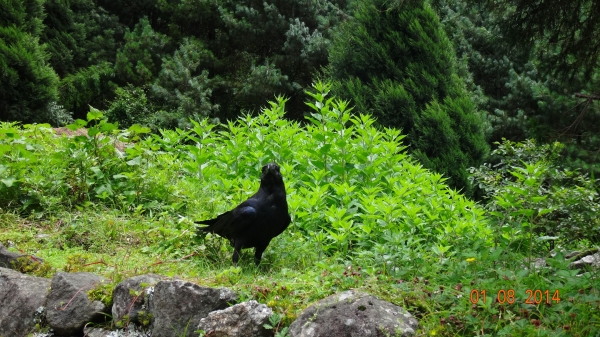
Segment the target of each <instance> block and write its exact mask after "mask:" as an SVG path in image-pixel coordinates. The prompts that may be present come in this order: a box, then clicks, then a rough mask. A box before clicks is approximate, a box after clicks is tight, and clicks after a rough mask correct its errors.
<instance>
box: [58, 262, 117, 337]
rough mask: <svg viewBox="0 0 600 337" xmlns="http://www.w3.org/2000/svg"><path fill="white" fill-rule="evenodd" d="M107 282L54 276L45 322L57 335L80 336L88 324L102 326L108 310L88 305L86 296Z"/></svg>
mask: <svg viewBox="0 0 600 337" xmlns="http://www.w3.org/2000/svg"><path fill="white" fill-rule="evenodd" d="M100 282H108V280H107V279H105V278H103V277H100V276H97V275H94V274H91V273H64V272H58V273H56V275H54V277H53V278H52V283H51V286H50V287H51V288H50V294H49V295H48V302H47V305H46V320H47V321H48V325H49V326H50V327H51V328H52V329H54V332H55V333H56V334H57V335H65V336H72V335H80V334H81V333H82V332H83V327H84V326H85V325H86V324H87V323H89V322H103V321H105V320H106V319H110V318H108V317H107V316H106V315H105V314H104V313H109V308H108V307H107V306H106V305H104V303H102V302H100V301H90V300H89V298H88V296H87V292H88V291H90V290H92V289H94V287H95V286H96V285H98V283H100Z"/></svg>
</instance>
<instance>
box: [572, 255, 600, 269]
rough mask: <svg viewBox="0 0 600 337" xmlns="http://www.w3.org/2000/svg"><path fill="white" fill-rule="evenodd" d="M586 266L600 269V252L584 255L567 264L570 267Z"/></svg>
mask: <svg viewBox="0 0 600 337" xmlns="http://www.w3.org/2000/svg"><path fill="white" fill-rule="evenodd" d="M586 266H588V267H592V268H594V269H600V253H596V254H592V255H588V256H584V257H582V258H581V259H579V260H577V261H574V262H572V263H571V264H570V265H569V267H570V268H571V269H584V268H585V267H586Z"/></svg>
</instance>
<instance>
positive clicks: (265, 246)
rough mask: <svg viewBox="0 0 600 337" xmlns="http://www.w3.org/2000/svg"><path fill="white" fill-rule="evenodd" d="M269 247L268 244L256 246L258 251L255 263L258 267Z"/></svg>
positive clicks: (255, 252) (255, 254)
mask: <svg viewBox="0 0 600 337" xmlns="http://www.w3.org/2000/svg"><path fill="white" fill-rule="evenodd" d="M268 245H269V244H268V243H267V244H266V245H259V246H256V250H255V251H254V263H255V264H256V265H257V266H258V265H259V264H260V260H261V259H262V254H263V252H264V251H265V249H267V246H268Z"/></svg>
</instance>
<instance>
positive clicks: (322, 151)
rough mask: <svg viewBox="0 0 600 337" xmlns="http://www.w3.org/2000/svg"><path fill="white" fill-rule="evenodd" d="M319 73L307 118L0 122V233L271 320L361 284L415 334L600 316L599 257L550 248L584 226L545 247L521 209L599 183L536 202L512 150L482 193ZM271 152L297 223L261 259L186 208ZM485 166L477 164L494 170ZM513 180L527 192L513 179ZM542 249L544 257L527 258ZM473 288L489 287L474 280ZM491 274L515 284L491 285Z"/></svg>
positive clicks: (522, 154) (538, 192) (534, 217)
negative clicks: (435, 165)
mask: <svg viewBox="0 0 600 337" xmlns="http://www.w3.org/2000/svg"><path fill="white" fill-rule="evenodd" d="M328 90H329V87H328V86H327V85H324V84H317V85H316V87H315V88H314V90H313V91H311V92H310V93H309V94H310V102H309V103H308V105H309V107H310V108H307V110H308V111H307V115H308V120H307V126H306V127H301V126H300V125H299V124H298V123H297V122H291V121H289V120H286V119H284V118H283V116H284V114H285V103H286V101H285V99H283V98H277V100H276V101H275V102H271V103H270V106H269V107H268V108H266V109H264V110H263V112H262V113H261V114H260V115H258V116H256V117H251V116H249V115H246V116H243V117H242V118H239V119H238V120H236V121H232V122H229V123H227V124H218V125H216V124H211V123H209V122H208V121H207V120H203V121H201V122H192V124H193V127H192V128H191V129H188V130H181V129H177V130H163V131H161V133H160V134H149V131H150V130H149V129H148V128H143V127H140V126H138V125H133V126H132V127H130V128H129V129H127V130H118V129H117V127H116V125H115V124H113V123H110V122H108V121H107V120H106V118H105V117H104V116H103V114H102V113H101V112H100V111H98V110H96V109H92V110H91V111H90V112H89V113H88V114H87V118H86V120H85V121H84V120H78V121H76V122H75V123H73V124H71V125H70V126H69V129H72V130H70V132H71V133H73V135H72V136H69V137H67V136H64V135H63V136H58V135H57V132H61V133H65V132H67V131H68V130H69V129H58V130H53V129H50V128H49V127H48V126H47V125H24V126H19V125H15V124H10V123H3V124H1V125H0V155H1V158H2V161H1V162H0V209H1V211H0V228H1V229H2V230H0V241H1V242H2V243H4V244H7V243H8V242H10V243H11V245H12V247H13V248H12V249H19V250H22V251H32V252H36V255H38V256H40V257H42V258H44V259H45V261H46V262H47V265H45V266H43V268H33V267H32V266H23V268H22V270H23V271H28V272H32V273H37V274H38V275H42V276H51V274H52V273H53V272H54V271H55V270H65V271H71V272H74V271H88V272H95V273H99V274H102V275H105V276H108V277H110V278H111V279H112V280H113V281H114V282H119V281H121V280H123V279H124V278H126V277H128V276H130V275H137V274H141V273H146V272H154V273H159V274H165V275H171V276H172V275H178V277H183V278H185V279H188V280H192V281H195V282H199V283H201V284H203V285H215V286H227V287H231V288H234V289H235V290H236V291H238V292H239V293H240V294H241V296H242V297H243V298H245V299H256V300H258V301H260V302H263V303H266V304H268V305H269V306H271V307H273V308H274V309H275V311H276V312H277V317H273V318H272V321H273V322H277V321H280V322H279V323H277V324H276V323H273V324H272V325H273V326H274V325H277V326H278V328H277V329H280V331H283V330H284V329H282V327H284V326H286V325H289V324H290V322H291V321H292V320H293V319H294V318H295V317H296V316H297V315H298V314H299V312H300V311H301V310H303V309H304V308H305V307H306V306H308V305H309V304H311V303H313V302H314V301H315V300H318V299H320V298H322V297H324V296H327V295H330V294H332V293H335V292H338V291H342V290H346V289H350V288H359V289H361V290H365V291H368V292H370V293H373V294H375V295H377V296H379V297H381V298H383V299H386V300H390V301H392V302H394V303H396V304H400V305H402V306H404V307H406V308H407V309H408V310H409V311H410V312H411V313H413V314H415V315H416V316H417V317H418V318H419V319H420V324H421V327H420V331H418V333H420V334H426V335H436V336H473V335H477V334H479V335H507V336H533V335H535V336H558V335H565V336H566V335H569V334H573V335H581V336H592V335H596V334H598V333H599V332H600V331H599V330H598V326H600V316H598V313H599V312H600V310H599V309H600V308H599V307H598V303H600V293H599V291H600V289H598V285H597V282H596V280H597V277H598V276H599V275H598V271H597V270H585V269H575V270H571V269H570V267H569V263H570V261H569V259H567V258H565V254H564V253H563V251H564V249H569V250H571V249H577V248H588V247H589V242H587V243H586V242H581V241H580V242H577V241H573V240H572V241H569V240H566V239H565V240H559V239H556V240H555V241H556V245H555V250H554V253H557V254H556V255H554V254H553V255H549V254H548V250H547V248H548V247H543V246H540V244H538V242H541V243H543V242H548V240H549V239H548V238H547V235H545V234H546V233H545V232H538V231H537V230H536V229H535V227H534V226H530V225H528V224H534V225H535V226H538V225H540V224H541V222H539V221H538V220H539V219H543V218H544V217H543V216H544V215H547V214H551V213H549V211H548V210H547V208H548V209H549V208H551V207H552V208H553V209H552V210H551V211H556V212H559V213H557V214H561V213H560V212H561V210H560V209H558V206H560V205H563V204H564V205H565V206H566V207H569V208H570V209H572V210H579V211H582V210H584V209H585V208H586V207H588V206H589V205H592V204H594V203H596V204H597V194H594V193H589V191H587V190H585V186H583V185H582V186H583V187H584V189H582V190H581V191H582V192H581V194H580V196H581V197H588V199H589V198H591V199H589V200H590V202H588V201H582V200H580V198H572V199H569V198H568V197H567V198H563V199H553V200H554V201H553V202H552V204H551V206H545V205H546V204H540V202H541V201H543V200H544V198H550V197H547V195H548V193H546V192H547V191H546V187H545V186H544V184H545V183H543V184H541V185H540V184H539V180H536V179H537V177H538V176H536V175H535V174H537V172H538V171H536V170H533V171H532V172H533V173H535V174H532V175H531V176H529V175H526V174H525V173H523V174H522V175H524V179H522V178H521V177H520V176H519V174H521V173H519V172H521V170H519V169H517V168H514V169H513V168H508V167H507V168H506V169H503V170H501V171H499V173H498V174H504V172H508V171H514V172H516V173H518V174H516V175H515V180H514V181H513V182H511V183H507V184H506V185H498V184H497V182H498V180H493V179H492V180H487V179H478V185H479V186H481V187H482V188H483V190H484V191H491V192H492V193H490V195H495V196H498V197H501V198H495V199H496V200H497V202H496V206H495V207H493V208H489V209H486V208H483V207H481V206H479V205H477V204H476V203H474V202H472V201H470V200H468V199H466V198H465V197H464V196H462V195H461V194H459V193H457V192H456V191H454V190H452V189H450V188H449V187H448V186H447V185H446V184H445V182H444V180H445V179H444V178H443V177H442V176H441V175H440V174H437V173H432V172H430V171H428V170H426V169H424V168H422V167H421V166H420V165H417V164H416V162H414V161H413V160H412V159H411V157H410V156H409V155H408V154H406V152H405V150H406V147H405V146H403V145H402V144H401V141H402V140H403V139H405V138H404V137H403V135H401V134H400V133H399V131H397V130H395V129H389V128H387V129H378V128H376V127H374V125H375V121H374V120H373V119H372V118H370V117H369V116H366V115H352V114H351V113H350V109H349V108H348V104H349V103H348V102H345V101H340V100H337V99H336V98H335V97H330V96H329V95H328ZM83 126H85V127H86V128H85V129H82V128H81V127H83ZM86 134H87V136H86ZM500 148H501V149H503V150H499V151H500V152H498V153H497V154H505V156H504V157H503V158H502V161H503V162H504V163H505V164H506V165H507V166H517V165H519V161H518V159H519V158H523V159H527V158H530V159H531V162H532V163H538V162H540V161H543V160H544V159H545V158H546V157H550V158H551V156H548V154H552V153H555V152H553V151H552V149H545V150H544V149H543V150H542V152H539V151H537V150H535V147H533V145H532V144H525V145H520V144H504V145H503V146H501V147H500ZM544 151H546V152H544ZM548 151H549V152H548ZM270 161H275V162H278V163H279V164H281V167H282V174H283V176H284V181H285V183H286V188H287V191H288V202H289V206H290V213H291V216H292V224H291V226H290V228H288V230H286V231H285V232H284V233H283V234H282V235H281V236H279V237H277V238H276V239H275V240H274V241H273V242H272V244H271V245H270V246H269V249H268V250H267V252H266V254H265V257H264V259H263V264H262V265H261V267H259V268H256V267H255V266H254V264H253V263H252V259H251V257H250V254H245V255H243V256H242V259H241V262H240V265H239V266H237V267H231V265H230V256H231V252H230V250H231V248H230V247H229V244H228V242H226V240H221V239H219V238H217V237H215V236H212V235H206V236H205V235H201V236H199V235H198V234H197V232H196V229H195V227H194V224H193V222H192V220H195V219H204V218H208V217H210V216H214V215H216V214H219V213H221V212H223V211H225V210H228V209H230V208H231V207H232V206H235V205H237V204H238V203H239V202H241V201H242V200H245V199H246V198H247V197H248V196H249V195H250V194H252V193H254V191H255V190H256V189H257V187H258V180H259V179H258V174H259V169H260V166H261V165H262V164H264V163H267V162H270ZM536 165H540V164H539V163H538V164H536ZM487 169H488V168H486V167H483V168H481V169H480V171H481V173H482V174H480V175H476V176H477V177H488V176H492V174H488V173H489V172H488V171H487ZM527 169H528V168H527ZM48 172H52V174H51V175H50V174H48ZM559 173H560V172H559ZM556 174H557V173H552V174H550V175H549V176H547V177H550V178H552V179H554V178H553V177H556V176H557V175H556ZM584 180H586V179H583V180H582V181H584ZM531 181H533V182H534V184H530V183H531ZM551 181H557V180H556V179H555V180H551ZM530 186H535V187H536V188H529V187H530ZM517 189H522V190H523V193H517V197H514V195H513V194H511V192H510V191H516V190H517ZM494 191H497V193H496V192H494ZM557 192H560V193H563V192H564V191H562V192H561V191H560V190H559V189H552V190H551V194H553V196H552V198H554V196H555V195H557ZM544 193H546V194H544ZM556 200H558V201H556ZM561 200H562V201H561ZM563 201H564V203H563V204H561V203H562V202H563ZM567 201H568V205H567ZM490 205H491V204H490ZM538 207H542V208H541V209H539V208H538ZM594 207H595V206H594ZM544 221H546V220H544ZM558 228H559V230H560V235H561V236H562V235H570V234H575V235H577V233H576V232H575V231H572V232H570V233H569V232H568V231H563V229H562V228H560V227H558ZM539 235H543V236H539ZM538 238H539V239H541V240H537V239H538ZM517 248H521V249H517ZM539 256H541V257H544V256H545V257H546V263H547V265H546V266H545V267H543V268H540V267H535V266H534V264H533V261H534V259H533V258H534V257H539ZM112 286H114V284H113V285H112ZM109 288H110V287H108V286H107V290H108V291H110V289H109ZM528 289H529V290H535V289H539V290H541V291H545V290H546V289H547V290H548V291H549V293H550V298H549V299H547V300H548V302H544V301H540V302H539V303H537V302H533V303H527V290H528ZM483 290H486V291H487V297H485V298H484V297H483V296H479V298H476V297H475V295H473V294H478V295H482V291H483ZM501 290H504V291H505V294H506V293H507V292H508V290H513V291H514V293H509V294H508V296H509V297H498V296H497V294H501ZM510 294H512V295H510ZM511 296H512V297H511ZM497 298H498V299H500V300H499V301H497V300H496V299H497ZM544 300H546V298H544ZM547 303H550V304H547Z"/></svg>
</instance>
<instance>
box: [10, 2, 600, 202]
mask: <svg viewBox="0 0 600 337" xmlns="http://www.w3.org/2000/svg"><path fill="white" fill-rule="evenodd" d="M0 8H1V13H2V14H0V36H1V37H2V40H1V42H0V57H1V60H2V62H0V74H1V76H0V119H1V120H4V121H19V122H22V123H32V122H37V123H42V122H48V123H51V124H52V125H55V126H60V125H64V124H68V123H70V122H72V121H73V120H74V119H78V118H83V119H85V115H86V114H87V112H88V111H89V109H90V108H89V106H93V107H95V108H98V109H100V110H102V111H105V114H106V116H107V117H108V119H109V121H111V122H118V123H119V126H120V127H122V128H127V127H129V126H131V125H132V124H134V123H138V124H142V125H146V126H149V127H150V128H151V129H153V130H154V131H156V130H158V129H161V128H171V129H173V128H175V127H178V128H183V129H185V128H189V127H190V126H191V123H190V119H193V120H197V121H198V120H201V119H203V118H210V119H212V120H213V121H214V122H216V121H227V120H233V119H235V118H236V117H238V116H240V115H242V114H244V113H248V112H250V113H252V112H254V113H257V112H258V111H260V109H261V107H263V106H265V104H266V102H267V101H268V100H272V99H274V97H275V96H277V95H283V96H285V97H288V98H289V101H288V103H287V111H288V112H287V115H286V117H287V118H289V119H292V120H297V121H303V120H304V115H305V113H306V109H305V104H304V93H303V92H304V91H305V90H307V89H309V88H310V85H311V83H312V82H313V81H315V80H316V79H325V80H330V81H333V83H334V86H333V93H334V94H335V95H336V96H338V97H340V98H344V99H349V100H350V101H351V105H355V106H356V110H355V112H357V113H369V114H372V115H373V116H374V117H376V119H377V121H378V123H379V125H382V126H388V127H397V128H401V129H402V131H403V133H404V134H406V135H407V136H408V137H407V139H406V140H405V141H406V142H407V143H408V144H409V145H410V147H409V151H410V152H411V153H412V154H413V155H414V156H415V157H416V158H417V159H418V160H419V161H420V162H421V163H422V164H423V165H424V166H425V167H427V168H430V169H433V170H436V171H438V172H441V173H445V174H446V175H447V176H448V177H449V178H451V180H450V185H451V186H453V187H456V188H460V189H462V190H463V191H464V192H465V193H467V194H468V195H472V193H474V191H473V188H472V186H471V185H470V183H469V181H468V172H467V170H468V168H469V167H476V166H478V165H480V164H481V163H482V162H483V160H484V158H485V157H486V156H487V154H488V152H489V148H490V146H491V147H492V148H494V147H495V145H494V143H495V142H499V141H501V140H502V139H503V138H506V139H508V140H511V141H523V140H525V139H535V140H536V141H538V143H540V144H544V143H552V142H554V141H560V142H562V143H563V144H565V147H564V150H563V159H564V160H565V165H566V167H569V168H573V169H574V168H580V169H582V170H583V172H585V173H592V174H598V171H599V170H600V166H599V165H598V159H599V158H598V154H599V151H600V148H599V145H600V141H599V139H598V128H600V123H598V119H599V118H600V114H599V108H598V103H597V102H598V101H597V100H598V96H599V95H598V87H599V85H598V83H599V81H600V77H599V75H598V73H599V70H598V69H599V68H598V58H599V56H598V55H599V52H598V50H599V48H600V42H599V40H600V39H598V38H597V36H598V33H599V32H600V28H599V27H600V24H598V23H596V22H597V21H600V20H596V19H598V16H600V14H599V10H598V5H596V4H595V3H594V2H593V1H589V0H588V1H585V0H578V1H575V2H572V1H561V0H546V1H536V2H533V3H530V2H527V1H518V0H512V1H509V0H506V1H475V2H469V3H467V2H465V1H449V0H448V1H446V0H436V1H415V0H413V1H396V2H394V1H392V2H382V1H374V0H371V1H351V0H337V1H329V0H327V1H285V0H282V1H268V2H262V1H233V0H224V1H205V0H192V1H167V0H144V1H129V2H114V1H103V0H70V1H66V0H47V1H44V0H2V1H1V2H0ZM491 160H492V161H493V159H491Z"/></svg>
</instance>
